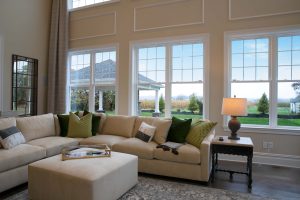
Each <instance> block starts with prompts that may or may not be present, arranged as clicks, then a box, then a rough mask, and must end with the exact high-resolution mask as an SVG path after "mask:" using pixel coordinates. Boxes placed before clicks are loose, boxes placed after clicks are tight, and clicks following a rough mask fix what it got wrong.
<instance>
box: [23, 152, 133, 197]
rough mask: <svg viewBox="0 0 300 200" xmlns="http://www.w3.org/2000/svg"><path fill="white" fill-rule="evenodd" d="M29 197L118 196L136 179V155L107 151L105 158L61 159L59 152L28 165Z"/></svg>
mask: <svg viewBox="0 0 300 200" xmlns="http://www.w3.org/2000/svg"><path fill="white" fill-rule="evenodd" d="M28 171H29V172H28V173H29V174H28V189H29V197H30V199H33V200H40V199H41V200H83V199H84V200H92V199H93V200H108V199H118V198H119V197H121V196H122V195H123V194H124V193H125V192H127V191H128V190H129V189H130V188H132V187H133V186H134V185H136V184H137V182H138V179H137V177H138V158H137V156H134V155H129V154H124V153H117V152H111V157H108V158H91V159H79V160H66V161H62V160H61V155H57V156H53V157H50V158H47V159H44V160H40V161H37V162H34V163H32V164H30V165H29V167H28Z"/></svg>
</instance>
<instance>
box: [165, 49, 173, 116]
mask: <svg viewBox="0 0 300 200" xmlns="http://www.w3.org/2000/svg"><path fill="white" fill-rule="evenodd" d="M171 47H172V45H171V44H167V45H166V61H165V62H166V86H165V96H166V98H165V101H166V104H165V117H171V109H172V105H171V104H172V92H171V90H172V84H171V82H172V50H171Z"/></svg>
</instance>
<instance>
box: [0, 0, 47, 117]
mask: <svg viewBox="0 0 300 200" xmlns="http://www.w3.org/2000/svg"><path fill="white" fill-rule="evenodd" d="M51 2H52V1H51V0H42V1H41V0H22V1H18V0H1V1H0V37H1V38H2V49H3V52H2V51H1V49H0V52H1V56H2V57H0V59H1V61H0V65H1V64H3V66H2V67H3V71H2V72H3V79H2V78H1V79H2V80H1V81H2V82H3V85H2V84H1V82H0V84H1V88H2V89H3V95H1V99H2V100H3V110H10V109H11V73H12V72H11V70H12V63H11V60H12V58H11V57H12V54H18V55H22V56H27V57H32V58H36V59H38V60H39V66H38V113H44V112H45V111H46V91H47V88H46V84H47V59H48V40H49V27H50V13H51ZM2 58H3V59H2ZM0 69H1V68H0ZM0 101H1V100H0Z"/></svg>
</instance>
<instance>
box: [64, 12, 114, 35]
mask: <svg viewBox="0 0 300 200" xmlns="http://www.w3.org/2000/svg"><path fill="white" fill-rule="evenodd" d="M107 15H113V17H114V30H113V31H112V32H111V33H107V34H98V35H91V36H84V37H77V38H70V41H76V40H84V39H90V38H97V37H104V36H112V35H116V34H117V12H116V11H113V12H107V13H101V14H96V15H89V16H84V17H78V18H75V19H72V20H71V22H73V21H81V20H85V19H89V18H94V17H100V16H107Z"/></svg>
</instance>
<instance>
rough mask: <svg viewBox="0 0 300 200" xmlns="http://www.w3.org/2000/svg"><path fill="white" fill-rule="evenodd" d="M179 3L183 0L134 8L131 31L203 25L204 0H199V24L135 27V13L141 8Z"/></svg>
mask: <svg viewBox="0 0 300 200" xmlns="http://www.w3.org/2000/svg"><path fill="white" fill-rule="evenodd" d="M181 1H185V0H173V1H168V2H160V3H153V4H148V5H143V6H138V7H135V8H134V11H133V13H134V14H133V21H134V22H133V31H134V32H139V31H149V30H157V29H163V28H173V27H181V26H189V25H199V24H204V0H201V2H202V19H201V21H199V22H191V23H183V24H175V25H169V26H157V27H152V28H137V26H136V21H137V17H136V11H137V10H138V9H141V8H149V7H159V6H161V5H168V4H175V3H178V2H181Z"/></svg>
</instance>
